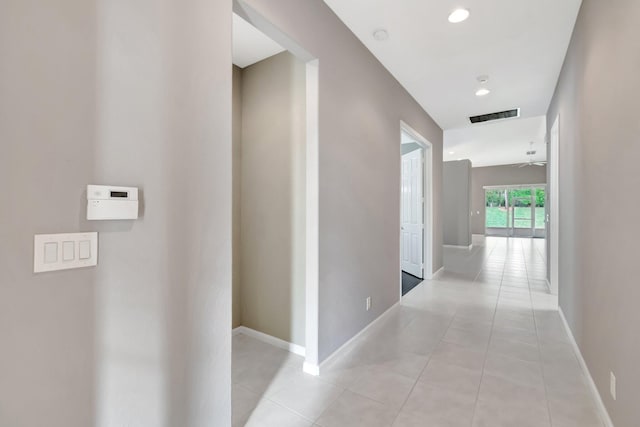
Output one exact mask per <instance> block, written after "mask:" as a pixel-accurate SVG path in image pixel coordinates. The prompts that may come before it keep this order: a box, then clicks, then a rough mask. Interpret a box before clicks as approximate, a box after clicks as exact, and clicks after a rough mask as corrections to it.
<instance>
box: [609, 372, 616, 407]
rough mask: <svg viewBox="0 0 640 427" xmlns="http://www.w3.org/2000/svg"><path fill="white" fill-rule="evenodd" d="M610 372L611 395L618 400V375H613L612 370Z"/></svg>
mask: <svg viewBox="0 0 640 427" xmlns="http://www.w3.org/2000/svg"><path fill="white" fill-rule="evenodd" d="M610 374H611V378H610V382H609V388H610V391H611V397H613V400H616V376H615V375H613V372H610Z"/></svg>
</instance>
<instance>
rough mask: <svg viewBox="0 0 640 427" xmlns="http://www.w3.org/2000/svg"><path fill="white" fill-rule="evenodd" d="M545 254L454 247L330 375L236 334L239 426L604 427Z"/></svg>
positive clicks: (485, 245)
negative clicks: (307, 370)
mask: <svg viewBox="0 0 640 427" xmlns="http://www.w3.org/2000/svg"><path fill="white" fill-rule="evenodd" d="M543 254H544V240H531V239H506V238H487V239H486V241H484V239H482V241H477V242H474V248H473V250H471V251H467V250H459V249H447V250H446V252H445V266H446V271H445V272H444V273H442V274H441V275H440V277H439V278H438V279H437V280H433V281H428V282H424V283H423V284H420V285H418V286H417V287H416V288H415V289H414V290H413V291H411V292H410V293H409V294H408V295H407V296H405V297H404V298H403V301H402V304H401V305H400V306H399V307H397V308H396V309H395V311H394V312H393V313H391V314H389V315H387V316H386V317H385V318H384V320H382V321H381V322H378V323H377V324H374V326H373V327H371V328H370V329H369V330H368V331H367V332H366V333H365V334H364V336H362V337H360V338H359V339H358V340H356V341H355V342H354V343H353V344H352V345H350V348H349V349H348V350H347V351H346V352H342V353H341V355H340V357H338V358H336V359H334V360H332V361H330V362H329V366H326V367H323V369H322V371H321V376H320V377H312V376H309V375H306V374H304V373H302V369H301V365H302V359H301V358H300V357H298V356H295V355H292V354H290V353H287V352H285V351H283V350H280V349H276V348H274V347H271V346H269V345H266V344H263V343H261V342H258V341H255V340H253V339H251V338H249V337H246V336H244V335H236V336H235V337H234V343H233V344H234V345H233V351H234V353H233V362H234V365H233V381H234V387H233V421H234V425H235V426H241V425H245V423H246V425H248V426H278V427H282V426H311V425H318V426H341V427H345V426H396V427H409V426H433V427H439V426H447V427H457V426H466V427H469V426H474V427H485V426H486V427H489V426H491V427H500V426H505V427H513V426H518V427H525V426H531V427H545V426H553V427H592V426H594V427H595V426H598V427H600V426H602V424H601V422H600V420H599V417H598V415H597V412H596V407H595V403H594V402H593V399H592V397H591V394H590V393H589V389H588V386H587V383H586V379H585V377H584V375H583V374H582V371H581V369H580V366H579V364H578V360H577V359H576V356H575V355H574V353H573V350H572V347H571V345H570V343H569V338H568V336H567V335H566V333H565V331H564V328H563V325H562V322H561V320H560V317H559V315H558V313H557V312H556V311H555V303H554V300H555V298H554V297H552V296H550V295H548V294H547V292H546V283H545V281H544V276H545V266H544V258H543ZM256 406H257V409H255V410H253V408H255V407H256ZM252 411H253V413H252ZM314 423H315V424H314Z"/></svg>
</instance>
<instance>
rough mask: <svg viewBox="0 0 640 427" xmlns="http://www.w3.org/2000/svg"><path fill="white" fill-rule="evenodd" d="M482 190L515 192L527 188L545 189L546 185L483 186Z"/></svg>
mask: <svg viewBox="0 0 640 427" xmlns="http://www.w3.org/2000/svg"><path fill="white" fill-rule="evenodd" d="M482 188H483V189H484V190H502V189H503V188H504V189H505V190H517V189H524V190H526V189H529V188H547V184H514V185H485V186H484V187H482Z"/></svg>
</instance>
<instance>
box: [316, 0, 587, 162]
mask: <svg viewBox="0 0 640 427" xmlns="http://www.w3.org/2000/svg"><path fill="white" fill-rule="evenodd" d="M324 1H325V3H327V4H328V5H329V7H331V9H333V11H334V12H335V13H336V14H337V15H338V16H339V17H340V19H342V21H343V22H344V23H345V24H346V25H347V26H348V27H349V28H350V29H351V31H353V32H354V33H355V35H356V36H357V37H358V38H359V39H360V40H361V41H362V42H363V43H364V44H365V46H367V47H368V48H369V50H371V52H372V53H373V54H374V55H375V56H376V57H377V58H378V60H380V62H382V64H383V65H384V66H385V67H386V68H387V69H388V70H389V71H390V72H391V74H393V75H394V77H396V79H398V81H399V82H400V83H401V84H402V85H403V86H404V87H405V88H406V89H407V91H408V92H409V93H410V94H411V95H412V96H413V97H414V98H415V99H416V100H417V101H418V103H420V105H421V106H422V107H423V108H424V109H425V110H426V111H427V112H428V113H429V114H430V115H431V117H433V119H434V120H435V121H436V122H437V123H438V124H439V125H440V127H441V128H442V129H445V130H449V129H454V130H451V131H446V132H445V149H444V160H456V159H459V158H468V159H470V160H471V161H472V163H473V164H474V166H481V165H482V166H489V165H497V164H510V163H519V162H524V161H526V160H527V159H528V158H527V156H526V154H525V153H526V151H527V150H528V143H529V141H535V142H536V144H537V146H536V149H537V151H538V153H539V154H538V156H537V157H536V160H544V155H545V153H546V150H545V149H543V146H540V144H543V141H544V134H545V129H544V124H542V125H541V124H540V123H544V119H543V118H541V117H540V116H543V115H545V114H546V111H547V109H548V107H549V102H550V101H551V97H552V96H553V91H554V89H555V86H556V83H557V80H558V75H559V74H560V69H561V67H562V63H563V61H564V56H565V54H566V51H567V47H568V45H569V40H570V38H571V33H572V31H573V26H574V24H575V21H576V17H577V14H578V10H579V8H580V4H581V1H582V0H560V1H559V0H536V1H529V0H403V1H398V0H377V1H376V2H373V3H372V2H371V0H324ZM458 7H464V8H467V9H469V10H470V11H471V15H470V17H469V19H468V20H466V21H464V22H462V23H459V24H451V23H449V22H448V20H447V18H448V15H449V13H450V12H451V11H453V10H454V9H456V8H458ZM376 29H385V30H387V32H388V34H389V38H388V39H387V40H385V41H376V40H375V39H374V37H373V32H374V31H375V30H376ZM481 75H488V76H489V81H488V83H487V84H486V85H484V86H485V87H487V88H488V89H490V90H491V93H490V94H489V95H487V96H484V97H477V96H475V92H476V90H477V89H478V88H480V87H482V85H481V84H480V83H479V82H478V81H477V77H478V76H481ZM512 108H520V118H518V119H508V120H501V121H497V122H493V123H492V124H476V125H472V124H471V123H470V122H469V116H474V115H480V114H486V113H493V112H497V111H504V110H508V109H512ZM532 117H537V119H531V120H528V118H532ZM541 120H542V122H541ZM452 147H453V148H452ZM452 150H453V151H456V154H454V155H451V156H449V155H448V154H447V153H448V152H449V151H452Z"/></svg>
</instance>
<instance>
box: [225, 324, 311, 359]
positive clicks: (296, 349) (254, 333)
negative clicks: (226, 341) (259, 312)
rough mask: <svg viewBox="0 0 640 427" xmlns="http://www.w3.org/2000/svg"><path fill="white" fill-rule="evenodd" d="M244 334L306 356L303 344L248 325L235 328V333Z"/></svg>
mask: <svg viewBox="0 0 640 427" xmlns="http://www.w3.org/2000/svg"><path fill="white" fill-rule="evenodd" d="M238 334H243V335H246V336H248V337H251V338H255V339H257V340H258V341H262V342H264V343H267V344H271V345H272V346H274V347H278V348H281V349H283V350H287V351H289V352H291V353H293V354H297V355H299V356H302V357H304V355H305V348H304V347H303V346H301V345H298V344H294V343H291V342H288V341H285V340H282V339H280V338H276V337H274V336H271V335H267V334H265V333H263V332H260V331H256V330H255V329H251V328H247V327H246V326H238V327H237V328H235V329H233V335H238Z"/></svg>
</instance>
